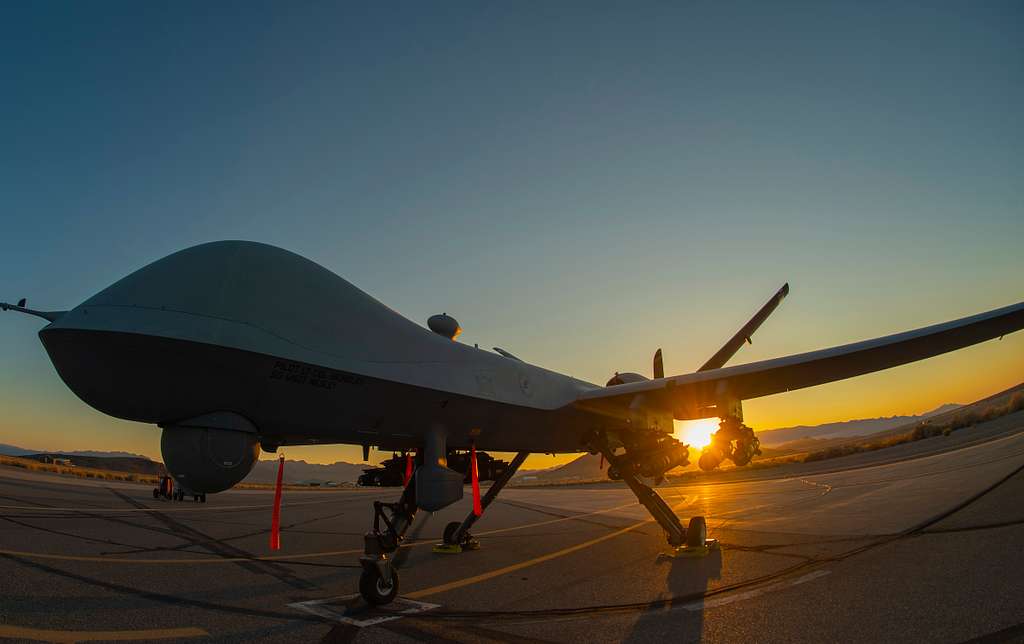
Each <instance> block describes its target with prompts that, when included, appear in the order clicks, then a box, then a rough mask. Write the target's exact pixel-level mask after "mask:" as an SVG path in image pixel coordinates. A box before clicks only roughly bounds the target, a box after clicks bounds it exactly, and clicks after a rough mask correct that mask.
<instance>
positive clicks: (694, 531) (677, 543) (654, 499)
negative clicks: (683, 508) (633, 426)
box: [591, 435, 717, 554]
mask: <svg viewBox="0 0 1024 644" xmlns="http://www.w3.org/2000/svg"><path fill="white" fill-rule="evenodd" d="M591 448H592V449H593V450H596V451H599V452H601V454H603V455H604V458H605V460H606V461H608V464H609V467H610V468H611V467H614V468H615V469H616V478H621V479H622V480H623V481H625V482H626V485H628V486H629V489H630V490H632V491H633V494H634V495H636V498H637V500H638V501H640V503H641V504H642V505H643V506H644V507H645V508H647V511H648V512H649V513H650V514H651V516H652V517H653V518H654V520H655V521H657V522H658V525H660V526H661V528H662V530H664V531H665V536H666V538H667V539H668V545H669V546H671V547H672V548H673V550H675V552H676V553H678V554H690V553H698V552H700V553H705V552H706V549H708V548H713V547H715V546H717V542H716V541H715V540H714V539H708V528H707V523H706V522H705V520H704V517H700V516H698V517H693V518H691V519H690V522H689V524H688V526H687V527H685V528H684V527H683V524H682V523H680V522H679V517H678V516H676V513H675V512H673V511H672V508H671V507H669V505H668V503H666V502H665V499H663V498H661V496H660V495H659V494H658V493H657V492H655V491H654V490H653V489H652V488H651V487H650V486H648V485H647V484H645V483H644V482H643V481H642V480H641V478H640V476H641V475H640V472H638V471H637V468H636V467H635V465H634V464H633V463H632V459H629V458H626V457H623V456H617V455H616V454H615V453H614V451H612V449H611V447H609V445H608V441H607V438H606V437H605V436H603V435H601V436H598V437H597V438H596V439H595V440H594V441H593V444H592V445H591ZM627 456H628V454H627ZM684 464H685V463H684Z"/></svg>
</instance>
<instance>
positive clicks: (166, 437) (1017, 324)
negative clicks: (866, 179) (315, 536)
mask: <svg viewBox="0 0 1024 644" xmlns="http://www.w3.org/2000/svg"><path fill="white" fill-rule="evenodd" d="M786 293H788V285H787V286H783V288H782V289H780V290H779V292H778V293H776V294H775V296H774V297H773V298H772V299H770V300H769V301H768V303H767V304H765V305H764V306H763V307H762V308H761V310H759V311H758V312H757V313H756V314H755V316H754V317H753V318H752V319H751V320H750V321H749V322H748V323H747V324H746V325H744V326H743V327H742V328H741V329H740V331H739V332H737V333H736V334H734V335H733V337H732V338H731V339H730V340H729V341H728V342H727V343H726V344H725V345H724V346H723V347H722V348H721V349H720V350H719V351H718V352H717V353H715V354H714V355H713V356H712V358H711V359H710V360H708V362H707V363H705V364H704V366H702V367H701V368H700V369H699V370H698V371H696V372H694V373H691V374H685V375H679V376H669V377H665V376H664V373H663V363H662V360H661V351H660V350H659V351H658V352H657V353H656V354H655V360H654V376H655V377H654V378H653V379H650V378H646V377H644V376H641V375H639V374H633V373H622V374H619V373H616V374H615V376H614V377H613V378H612V379H611V380H609V382H608V385H607V386H605V387H600V386H597V385H595V384H591V383H587V382H583V381H580V380H576V379H574V378H571V377H568V376H565V375H561V374H558V373H554V372H552V371H548V370H546V369H542V368H540V367H536V366H534V365H530V364H527V363H525V362H523V361H521V360H519V359H518V358H516V357H515V356H513V355H512V354H509V353H508V352H506V351H501V350H499V352H498V353H491V352H488V351H483V350H480V349H477V348H476V347H470V346H466V345H464V344H460V343H458V342H454V341H453V340H452V338H453V337H454V334H455V331H456V330H457V324H456V323H455V322H454V320H453V319H451V318H448V317H447V316H441V317H440V318H439V319H438V318H437V316H435V318H434V319H432V321H431V326H432V328H434V331H430V330H427V329H425V328H423V327H421V326H419V325H417V324H414V323H413V322H411V321H409V320H407V319H406V318H404V317H402V316H401V315H399V314H397V313H395V312H394V311H392V310H391V309H389V308H387V307H386V306H384V305H383V304H381V303H380V302H378V301H377V300H375V299H373V298H371V297H370V296H369V295H367V294H365V293H363V292H362V291H360V290H359V289H357V288H355V287H354V286H352V285H351V284H349V283H348V282H346V281H345V280H343V279H341V278H340V277H338V276H337V275H335V274H334V273H331V272H330V271H328V270H326V269H324V268H322V267H320V266H318V265H317V264H315V263H313V262H311V261H309V260H306V259H304V258H302V257H300V256H298V255H295V254H294V253H290V252H288V251H284V250H281V249H279V248H275V247H272V246H267V245H264V244H257V243H251V242H238V241H227V242H214V243H210V244H203V245H200V246H195V247H193V248H189V249H186V250H183V251H180V252H178V253H174V254H173V255H170V256H168V257H165V258H163V259H161V260H158V261H156V262H154V263H152V264H150V265H149V266H146V267H144V268H142V269H140V270H138V271H136V272H135V273H132V274H131V275H129V276H127V277H125V278H124V279H122V280H121V281H119V282H117V283H115V284H114V285H112V286H110V287H109V288H107V289H105V290H103V291H101V292H100V293H98V294H96V295H95V296H93V297H91V298H89V299H88V300H86V301H85V302H83V303H82V304H80V305H79V306H77V307H75V308H74V309H72V310H70V311H51V312H40V311H32V310H30V309H27V308H25V306H24V304H25V303H24V301H22V302H19V303H18V305H10V304H6V303H0V309H3V310H18V311H21V312H25V313H30V314H33V315H37V316H39V317H42V318H45V319H46V320H47V321H48V322H49V324H48V325H47V326H46V327H45V328H43V329H42V330H41V331H40V332H39V336H40V338H41V340H42V342H43V344H44V345H45V347H46V350H47V352H48V353H49V355H50V358H51V360H52V362H53V364H54V366H55V367H56V368H57V371H58V373H59V374H60V376H61V378H62V379H63V380H64V382H65V383H67V385H68V386H69V387H70V388H71V390H72V391H74V392H75V393H76V394H77V395H78V396H79V397H80V398H82V400H84V401H85V402H86V403H88V404H89V405H91V406H93V407H95V408H96V409H98V410H100V411H102V412H104V413H107V414H110V415H112V416H116V417H119V418H125V419H129V420H135V421H141V422H146V423H155V424H158V425H160V426H161V427H162V428H163V433H162V435H161V451H162V454H163V457H164V462H165V465H166V466H167V469H168V471H169V472H170V473H171V474H172V475H173V476H174V478H175V479H176V480H177V481H178V482H179V483H180V484H182V485H183V486H184V487H187V488H189V489H191V490H193V491H194V492H196V493H199V494H202V495H203V498H205V493H206V492H217V491H221V490H224V489H227V488H229V487H231V486H233V485H234V484H236V483H238V482H239V481H241V480H242V479H243V478H244V477H245V476H246V475H247V474H248V473H249V471H250V470H251V469H252V467H253V465H254V463H255V461H256V459H257V458H258V456H259V452H260V449H261V446H262V447H263V448H264V449H269V450H271V451H273V450H275V449H276V448H277V447H278V446H280V445H294V444H310V443H350V444H356V445H362V446H363V448H364V450H368V449H369V447H370V446H377V447H381V448H384V449H396V450H412V449H416V450H418V455H417V456H416V458H415V461H416V465H415V468H414V469H413V468H412V457H411V456H410V457H408V459H407V460H408V462H409V465H410V469H412V472H411V473H410V474H409V476H408V477H407V481H406V486H405V490H404V491H403V493H402V496H401V499H400V500H399V501H398V502H397V503H379V502H378V503H375V504H374V516H375V519H374V529H373V531H372V532H370V533H368V534H367V535H366V550H365V552H366V554H365V555H364V557H363V558H362V559H361V560H360V561H361V564H362V566H363V575H362V577H361V578H360V592H361V593H362V595H363V596H364V597H365V598H366V600H367V601H369V602H371V603H375V604H381V603H387V602H389V601H391V600H392V599H394V597H395V596H396V593H397V592H398V573H397V570H396V569H395V567H394V566H393V565H392V563H391V561H392V559H391V557H392V555H393V553H394V552H395V551H396V550H397V549H398V548H399V547H400V545H401V542H402V539H403V538H404V535H405V532H406V530H407V529H408V527H409V526H410V525H411V523H412V520H413V518H414V517H415V514H416V511H417V509H426V510H429V511H434V510H438V509H441V508H443V507H446V506H448V505H450V504H452V503H454V502H455V501H457V500H459V499H460V498H462V494H463V481H464V476H465V473H460V472H455V471H453V470H452V469H450V468H449V467H448V465H447V456H448V455H449V454H450V453H451V452H452V450H457V449H465V448H470V447H471V448H472V449H474V450H475V448H476V447H479V448H481V449H490V450H500V451H515V452H518V454H517V456H516V457H515V459H513V461H512V463H511V465H510V466H509V467H508V468H507V469H506V470H505V471H504V473H503V474H502V475H501V476H500V477H499V478H498V479H497V480H496V481H495V484H494V485H493V486H492V487H491V489H490V490H489V491H488V494H487V496H486V497H485V498H484V499H483V500H482V501H481V500H480V499H479V498H475V502H474V512H473V513H471V514H470V515H469V516H468V517H467V518H466V520H465V521H463V522H462V523H461V524H458V523H453V524H450V525H449V526H448V527H447V528H446V529H445V535H444V541H445V545H446V547H450V548H456V549H459V548H469V547H472V545H473V543H474V541H473V539H472V537H471V535H470V534H469V531H468V530H469V528H470V527H471V526H472V525H473V522H474V521H475V520H476V517H477V516H479V514H480V512H482V510H481V509H480V508H481V507H484V508H485V507H486V506H487V504H488V503H490V501H492V500H493V498H494V496H495V495H497V493H498V492H499V491H500V490H501V489H502V487H503V486H504V485H505V484H507V483H508V481H509V479H510V478H511V476H512V474H514V472H515V470H516V469H517V468H518V467H519V466H520V465H521V464H522V462H523V461H524V459H525V458H526V456H527V454H529V453H531V452H544V453H552V452H575V451H583V450H589V451H591V452H595V453H597V452H600V453H601V454H603V455H604V457H605V458H606V459H607V461H608V463H609V469H608V475H609V477H612V478H618V479H622V480H623V481H625V482H626V483H627V484H628V485H629V487H630V489H631V490H632V491H633V492H634V494H636V496H637V499H638V500H639V501H640V503H642V504H643V505H644V506H645V507H646V508H647V510H648V511H649V512H650V513H651V515H652V516H653V517H654V518H655V520H657V521H658V523H659V525H661V527H662V528H663V529H664V530H665V533H666V535H667V538H668V541H669V544H670V545H672V546H673V547H693V548H704V547H706V546H707V544H708V543H711V541H707V540H706V534H707V529H706V524H705V522H704V519H703V517H694V518H692V519H691V520H690V524H689V526H687V527H685V528H684V527H683V525H682V524H681V523H680V521H679V519H678V517H677V516H676V515H675V513H674V512H673V511H672V509H671V508H670V507H669V506H668V505H667V504H666V503H665V502H664V500H663V499H661V498H660V497H659V496H658V494H657V493H656V492H655V491H654V490H653V489H652V488H651V487H650V486H649V485H648V484H647V483H646V482H645V481H647V480H650V479H653V480H654V481H655V482H656V483H657V482H660V481H661V480H662V479H663V478H664V476H665V474H666V472H668V471H669V470H671V469H672V468H674V467H678V466H680V465H685V464H686V463H687V462H688V458H689V449H688V447H687V446H686V445H683V444H681V443H680V442H679V441H678V440H676V439H675V438H674V437H672V421H673V419H688V418H704V417H713V416H717V417H718V418H720V419H721V424H720V428H719V430H718V432H716V433H715V435H714V436H713V438H712V443H711V445H709V446H707V447H705V448H704V451H703V453H702V454H701V458H700V466H701V467H702V468H703V469H714V468H715V467H717V466H718V465H719V464H720V463H721V462H723V461H724V460H725V459H729V460H732V461H733V462H734V463H736V464H737V465H745V464H746V463H749V462H750V459H751V458H753V457H754V456H756V455H757V454H759V453H760V451H759V449H758V446H759V441H758V439H757V437H756V436H755V434H754V432H753V430H751V428H749V427H747V426H746V425H744V424H743V413H742V401H743V400H745V399H749V398H755V397H758V396H766V395H770V394H773V393H780V392H783V391H789V390H791V389H798V388H801V387H809V386H813V385H818V384H822V383H826V382H832V381H835V380H839V379H842V378H849V377H852V376H856V375H860V374H864V373H869V372H872V371H878V370H881V369H887V368H889V367H894V366H897V365H901V364H905V363H908V362H912V361H914V360H920V359H923V358H927V357H930V356H934V355H938V354H940V353H945V352H947V351H952V350H955V349H958V348H960V347H964V346H968V345H971V344H974V343H977V342H982V341H984V340H989V339H992V338H997V337H1001V336H1002V335H1004V334H1007V333H1011V332H1013V331H1016V330H1019V329H1021V328H1024V303H1021V304H1016V305H1012V306H1007V307H1003V308H1001V309H996V310H993V311H989V312H986V313H981V314H978V315H974V316H970V317H967V318H962V319H960V320H954V321H952V322H946V323H943V324H936V325H933V326H930V327H925V328H922V329H917V330H915V331H908V332H905V333H899V334H896V335H891V336H887V337H883V338H877V339H874V340H867V341H864V342H857V343H853V344H848V345H844V346H840V347H833V348H831V349H824V350H820V351H813V352H809V353H804V354H799V355H793V356H787V357H783V358H777V359H773V360H765V361H761V362H755V363H750V364H744V365H738V366H734V367H724V364H725V363H726V362H727V361H728V360H729V359H730V358H731V357H732V356H733V355H734V354H735V353H736V351H737V350H738V349H739V347H740V346H741V345H742V344H743V342H744V341H749V340H750V336H751V334H752V333H753V332H754V331H755V330H756V329H757V328H758V326H759V325H760V324H761V323H762V322H763V321H764V319H765V318H767V316H768V315H770V314H771V312H772V310H774V308H775V307H776V306H778V304H779V302H780V301H781V300H782V298H783V297H785V295H786ZM435 323H437V324H435ZM473 453H475V452H473ZM463 460H466V459H463ZM468 462H470V463H474V462H477V461H476V459H473V458H470V459H468ZM474 472H475V469H474ZM472 478H473V480H474V481H475V480H476V474H474V475H473V477H472ZM474 489H476V486H474Z"/></svg>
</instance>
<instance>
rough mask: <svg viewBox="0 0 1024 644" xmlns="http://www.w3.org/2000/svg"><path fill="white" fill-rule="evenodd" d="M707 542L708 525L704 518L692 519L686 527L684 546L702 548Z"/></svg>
mask: <svg viewBox="0 0 1024 644" xmlns="http://www.w3.org/2000/svg"><path fill="white" fill-rule="evenodd" d="M707 540H708V524H707V522H705V521H704V517H693V518H692V519H690V523H689V525H687V526H686V545H687V546H688V547H690V548H700V547H703V545H704V542H706V541H707Z"/></svg>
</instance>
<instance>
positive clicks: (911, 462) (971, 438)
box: [0, 414, 1024, 643]
mask: <svg viewBox="0 0 1024 644" xmlns="http://www.w3.org/2000/svg"><path fill="white" fill-rule="evenodd" d="M968 432H973V433H972V434H968ZM957 434H959V436H958V435H957ZM957 434H955V435H954V436H953V437H948V438H947V437H936V438H932V439H928V440H926V441H919V442H918V443H915V444H911V445H906V446H900V447H896V448H891V449H888V450H882V451H879V452H873V453H871V454H861V455H857V456H855V457H849V458H846V459H835V460H833V461H829V462H827V464H826V463H825V462H821V463H815V464H808V465H807V466H788V467H786V468H778V469H768V470H763V471H754V470H752V471H750V472H746V473H741V474H734V475H732V479H730V478H729V477H723V478H722V479H721V480H718V481H716V482H710V483H702V484H688V485H682V486H675V487H671V486H664V487H661V488H659V491H660V492H661V493H662V494H663V495H664V496H665V497H666V499H667V500H668V501H669V502H670V503H671V504H672V505H673V506H675V507H676V508H677V512H678V514H679V515H680V516H681V517H682V518H683V520H684V522H685V520H686V519H688V518H689V517H690V516H692V515H697V514H702V515H704V516H706V517H707V520H708V524H709V531H710V536H712V537H715V538H717V539H719V540H720V541H721V543H722V546H723V547H722V549H721V550H720V551H718V552H714V553H712V554H710V555H708V556H707V557H703V558H693V559H690V558H671V557H667V556H665V555H664V553H665V552H667V547H666V543H665V540H664V536H663V534H662V532H661V530H660V529H659V528H658V527H657V525H656V524H654V523H652V522H651V521H650V520H649V517H648V516H647V515H646V513H645V511H644V510H643V508H642V507H640V506H639V505H637V504H636V502H635V499H634V498H633V497H632V495H631V494H630V492H629V490H628V489H626V488H625V487H622V486H618V485H606V486H600V485H599V486H576V487H558V488H538V489H524V488H514V489H507V490H505V491H504V492H503V493H502V494H501V496H500V497H499V498H498V501H497V502H495V503H494V504H493V505H492V506H491V507H490V508H489V509H488V511H487V512H486V513H485V515H484V517H483V518H482V519H481V520H480V522H479V523H478V524H477V526H476V529H475V530H474V533H475V534H476V535H477V536H478V537H479V539H480V541H481V544H482V548H481V549H480V550H478V551H473V552H465V553H462V554H458V555H445V554H437V553H434V552H432V549H431V545H432V544H434V543H436V542H437V541H439V538H440V534H441V531H442V530H443V528H444V526H445V524H446V523H447V522H449V521H453V520H461V518H462V517H464V516H465V513H466V512H467V511H468V509H469V501H468V498H467V499H464V500H463V502H461V503H459V504H457V505H456V506H454V507H452V508H448V509H446V510H445V511H442V512H439V513H436V514H434V515H428V514H426V513H420V515H419V516H418V517H417V521H416V523H415V524H414V525H413V528H412V530H411V531H410V535H409V541H408V543H409V547H407V548H404V549H403V550H402V551H401V553H400V554H399V557H398V559H399V565H400V570H401V590H400V595H401V597H402V599H401V600H400V601H398V602H396V603H395V604H393V605H392V607H390V608H389V609H387V610H381V609H371V608H368V607H367V606H366V605H365V604H363V602H362V601H361V600H360V599H358V597H357V596H356V593H357V583H358V577H359V572H360V569H359V566H358V563H357V559H358V557H359V554H360V553H361V550H362V535H363V533H364V532H365V531H366V530H367V528H368V527H369V524H370V520H371V518H372V509H371V503H372V501H373V500H374V499H378V498H381V499H390V498H394V497H395V496H396V495H397V494H396V491H394V490H391V491H381V490H379V489H377V490H348V489H346V490H331V491H328V490H324V491H310V492H292V491H286V493H285V501H284V507H283V510H282V526H283V529H282V536H281V540H282V545H283V547H282V549H281V550H280V551H277V552H274V551H271V550H270V549H269V547H268V532H269V528H270V514H271V500H272V493H270V492H264V491H231V492H227V493H223V494H218V495H210V496H209V502H208V503H206V504H194V503H191V502H185V503H171V502H165V501H155V500H154V499H153V498H152V495H151V491H150V488H149V487H146V486H141V485H134V484H127V483H124V484H120V483H111V482H105V481H93V480H79V479H72V478H64V477H57V476H53V475H47V474H38V473H31V472H25V471H23V470H19V469H15V468H6V467H5V468H0V638H7V639H9V640H15V641H61V642H68V641H120V640H147V641H181V642H199V641H204V639H206V640H210V639H212V640H215V641H224V642H252V641H275V642H318V641H325V642H348V641H356V642H390V641H422V640H431V641H457V642H491V641H516V642H530V641H546V642H562V641H571V642H588V643H594V642H610V641H629V642H649V641H672V642H683V641H698V640H707V641H730V642H731V641H740V640H746V641H806V642H823V641H843V642H855V641H872V642H876V641H921V642H925V641H927V642H963V641H971V640H978V641H986V642H987V641H1021V640H1024V501H1022V498H1024V414H1016V415H1014V416H1010V417H1007V418H1003V419H1000V420H996V421H993V422H992V423H989V424H987V425H985V426H979V427H977V428H974V429H971V430H965V431H963V432H958V433H957ZM936 441H938V442H936ZM941 441H947V442H946V443H945V444H943V443H942V442H941ZM926 444H927V445H926ZM943 445H945V447H946V448H945V449H942V447H943ZM467 496H468V494H467Z"/></svg>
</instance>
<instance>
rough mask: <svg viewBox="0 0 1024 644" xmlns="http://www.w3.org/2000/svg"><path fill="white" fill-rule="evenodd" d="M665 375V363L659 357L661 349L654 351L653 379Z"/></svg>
mask: <svg viewBox="0 0 1024 644" xmlns="http://www.w3.org/2000/svg"><path fill="white" fill-rule="evenodd" d="M664 377H665V363H664V362H663V361H662V359H661V349H658V350H657V351H655V352H654V379H655V380H657V379H658V378H664Z"/></svg>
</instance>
